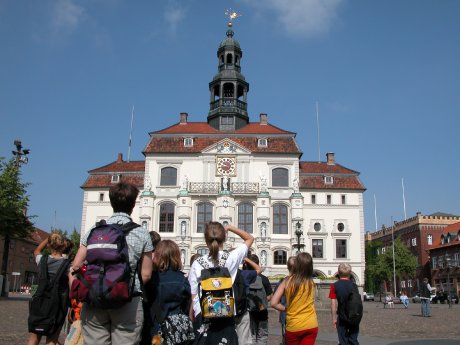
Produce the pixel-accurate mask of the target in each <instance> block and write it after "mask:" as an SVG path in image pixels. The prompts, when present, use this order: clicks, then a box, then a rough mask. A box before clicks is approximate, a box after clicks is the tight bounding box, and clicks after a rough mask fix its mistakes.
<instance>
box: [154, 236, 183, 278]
mask: <svg viewBox="0 0 460 345" xmlns="http://www.w3.org/2000/svg"><path fill="white" fill-rule="evenodd" d="M153 267H154V269H155V270H156V271H159V272H163V271H166V270H167V269H171V270H173V271H180V270H181V269H182V260H181V257H180V250H179V247H178V246H177V244H176V243H175V242H174V241H171V240H162V241H160V242H159V243H158V244H157V247H156V248H155V252H154V254H153Z"/></svg>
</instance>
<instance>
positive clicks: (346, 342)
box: [336, 319, 359, 345]
mask: <svg viewBox="0 0 460 345" xmlns="http://www.w3.org/2000/svg"><path fill="white" fill-rule="evenodd" d="M336 327H337V334H338V336H339V343H340V345H359V342H358V334H359V326H348V325H346V324H343V325H341V322H340V320H339V319H338V320H337V326H336Z"/></svg>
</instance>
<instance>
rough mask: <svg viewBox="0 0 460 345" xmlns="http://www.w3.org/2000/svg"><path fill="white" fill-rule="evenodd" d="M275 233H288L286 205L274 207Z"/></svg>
mask: <svg viewBox="0 0 460 345" xmlns="http://www.w3.org/2000/svg"><path fill="white" fill-rule="evenodd" d="M273 233H274V234H287V233H288V209H287V206H286V205H283V204H275V205H273Z"/></svg>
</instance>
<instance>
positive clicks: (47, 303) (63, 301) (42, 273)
mask: <svg viewBox="0 0 460 345" xmlns="http://www.w3.org/2000/svg"><path fill="white" fill-rule="evenodd" d="M63 261H64V262H62V263H61V266H59V269H58V271H57V272H56V275H55V276H54V278H53V279H49V274H48V256H47V255H43V257H42V258H41V259H40V263H39V273H38V277H39V281H38V288H37V291H36V292H35V294H34V295H33V297H32V299H31V301H30V302H29V319H28V326H29V332H31V333H35V334H38V335H52V334H53V333H55V332H56V331H57V330H58V329H59V327H61V326H62V325H63V323H64V320H65V317H66V315H67V308H68V307H69V306H70V303H69V281H68V278H67V270H68V268H69V265H70V260H69V259H63Z"/></svg>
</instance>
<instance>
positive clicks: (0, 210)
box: [0, 157, 33, 238]
mask: <svg viewBox="0 0 460 345" xmlns="http://www.w3.org/2000/svg"><path fill="white" fill-rule="evenodd" d="M28 186H29V183H23V182H22V181H21V176H20V171H19V169H18V166H17V165H16V162H15V160H14V159H11V160H9V161H8V162H6V161H5V160H4V159H3V158H1V157H0V235H1V236H9V237H10V238H21V237H26V236H28V235H29V234H30V233H31V232H32V230H33V226H32V222H31V220H30V217H28V216H27V215H26V211H27V207H28V206H29V196H28V195H27V190H26V189H27V187H28Z"/></svg>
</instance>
